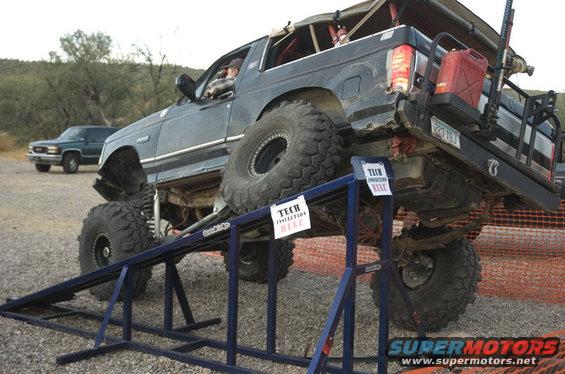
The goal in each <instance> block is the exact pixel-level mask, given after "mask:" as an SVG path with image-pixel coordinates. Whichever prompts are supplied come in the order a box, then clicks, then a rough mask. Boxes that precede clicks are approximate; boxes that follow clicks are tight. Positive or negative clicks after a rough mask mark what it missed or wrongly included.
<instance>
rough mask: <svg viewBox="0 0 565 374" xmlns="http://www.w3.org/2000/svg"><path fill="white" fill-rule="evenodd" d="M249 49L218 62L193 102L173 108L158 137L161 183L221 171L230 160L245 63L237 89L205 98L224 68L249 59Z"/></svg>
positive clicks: (202, 81)
mask: <svg viewBox="0 0 565 374" xmlns="http://www.w3.org/2000/svg"><path fill="white" fill-rule="evenodd" d="M249 49H250V46H247V47H244V48H240V49H238V50H236V51H234V52H233V53H230V54H228V55H226V56H224V57H223V58H221V59H220V60H218V61H217V62H216V63H214V65H212V67H210V69H208V71H207V72H206V73H204V75H203V76H202V78H201V79H199V80H198V82H197V88H196V97H197V99H195V100H194V101H190V100H184V101H182V100H181V101H180V102H179V103H178V104H177V105H175V106H173V107H171V108H170V109H169V111H168V113H167V114H166V119H165V122H164V123H163V126H162V128H161V132H160V134H159V140H158V142H157V150H156V155H155V161H156V167H157V181H158V182H159V183H162V182H166V181H170V180H175V179H180V178H183V177H187V176H190V175H194V174H200V173H203V172H206V171H210V170H214V169H218V168H220V167H221V166H223V165H224V164H225V162H226V160H227V155H228V154H227V148H226V136H227V129H228V123H229V119H230V113H231V108H232V105H233V102H234V100H236V98H237V95H236V94H235V92H236V91H237V86H238V82H239V80H240V79H241V78H242V77H243V72H244V69H245V66H246V64H247V61H244V62H243V65H242V66H241V69H240V72H239V74H238V76H237V78H236V85H235V86H234V89H233V90H232V91H230V92H227V93H226V94H224V95H222V96H220V97H219V98H216V99H211V98H206V97H204V96H203V95H204V92H205V89H206V87H207V86H208V84H209V83H210V82H211V81H213V80H214V79H216V78H218V76H220V75H221V71H222V70H223V69H222V67H223V66H225V65H227V64H228V63H229V61H231V60H232V59H233V58H236V57H246V56H247V53H248V52H249Z"/></svg>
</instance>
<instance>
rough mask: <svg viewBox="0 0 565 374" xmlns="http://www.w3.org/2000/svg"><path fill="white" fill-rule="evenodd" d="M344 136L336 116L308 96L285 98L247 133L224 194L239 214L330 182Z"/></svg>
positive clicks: (227, 173) (227, 169) (226, 179)
mask: <svg viewBox="0 0 565 374" xmlns="http://www.w3.org/2000/svg"><path fill="white" fill-rule="evenodd" d="M340 152H341V138H340V136H339V135H338V134H337V129H336V127H335V125H334V124H333V123H332V121H331V120H330V118H328V116H327V115H325V114H324V113H323V112H321V111H320V110H319V109H318V108H316V107H315V106H313V105H312V104H309V103H307V102H305V101H293V102H287V101H285V102H282V103H281V104H280V105H279V106H278V107H276V108H274V109H273V110H271V111H270V112H267V113H266V114H265V115H264V116H263V117H261V119H260V120H259V121H257V123H256V124H254V125H253V126H251V127H250V128H249V129H248V130H247V131H246V133H245V137H244V138H243V139H241V140H240V141H239V143H238V144H237V146H236V147H235V149H234V151H233V153H232V155H231V156H230V158H229V160H228V162H227V164H226V167H225V169H224V171H223V175H222V184H221V190H220V191H221V195H222V197H223V198H224V200H225V202H226V203H227V204H228V206H229V207H230V208H232V209H233V210H235V211H236V212H238V213H244V212H248V211H252V210H254V209H257V208H259V207H262V206H265V205H269V204H272V203H274V202H275V201H277V200H280V199H282V198H285V197H288V196H291V195H294V194H296V193H299V192H302V191H305V190H307V189H309V188H312V187H315V186H317V185H320V184H322V183H324V182H327V181H328V180H330V179H331V177H332V176H333V175H334V174H335V172H336V170H337V168H338V166H339V162H340Z"/></svg>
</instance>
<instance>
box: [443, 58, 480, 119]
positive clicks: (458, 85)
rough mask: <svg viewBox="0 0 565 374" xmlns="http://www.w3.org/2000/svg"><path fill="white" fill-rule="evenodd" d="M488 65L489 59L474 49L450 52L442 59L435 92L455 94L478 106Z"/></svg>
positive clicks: (474, 106) (473, 105)
mask: <svg viewBox="0 0 565 374" xmlns="http://www.w3.org/2000/svg"><path fill="white" fill-rule="evenodd" d="M487 67H488V60H487V59H486V58H485V57H484V56H483V55H481V54H480V53H479V52H477V51H475V50H474V49H471V48H469V49H466V50H463V51H451V52H448V53H447V54H446V55H445V56H443V59H442V61H441V67H440V69H439V76H438V80H437V84H436V91H435V93H436V94H442V93H452V94H455V95H457V96H459V97H460V98H461V99H462V100H464V101H465V102H467V103H468V104H469V105H471V106H472V107H473V108H476V107H477V106H478V105H479V99H480V98H481V92H482V90H483V80H484V77H485V74H486V72H487Z"/></svg>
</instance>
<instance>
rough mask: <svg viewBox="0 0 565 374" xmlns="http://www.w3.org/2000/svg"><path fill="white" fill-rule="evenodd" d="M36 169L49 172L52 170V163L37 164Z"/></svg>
mask: <svg viewBox="0 0 565 374" xmlns="http://www.w3.org/2000/svg"><path fill="white" fill-rule="evenodd" d="M35 170H37V171H38V172H40V173H47V172H48V171H49V170H51V165H48V164H35Z"/></svg>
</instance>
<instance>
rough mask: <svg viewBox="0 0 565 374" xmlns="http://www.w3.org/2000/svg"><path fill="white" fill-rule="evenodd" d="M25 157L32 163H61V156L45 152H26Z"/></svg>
mask: <svg viewBox="0 0 565 374" xmlns="http://www.w3.org/2000/svg"><path fill="white" fill-rule="evenodd" d="M27 158H28V159H29V160H30V161H31V162H33V163H34V164H48V165H61V162H62V161H63V156H61V155H49V154H47V153H28V154H27Z"/></svg>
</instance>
